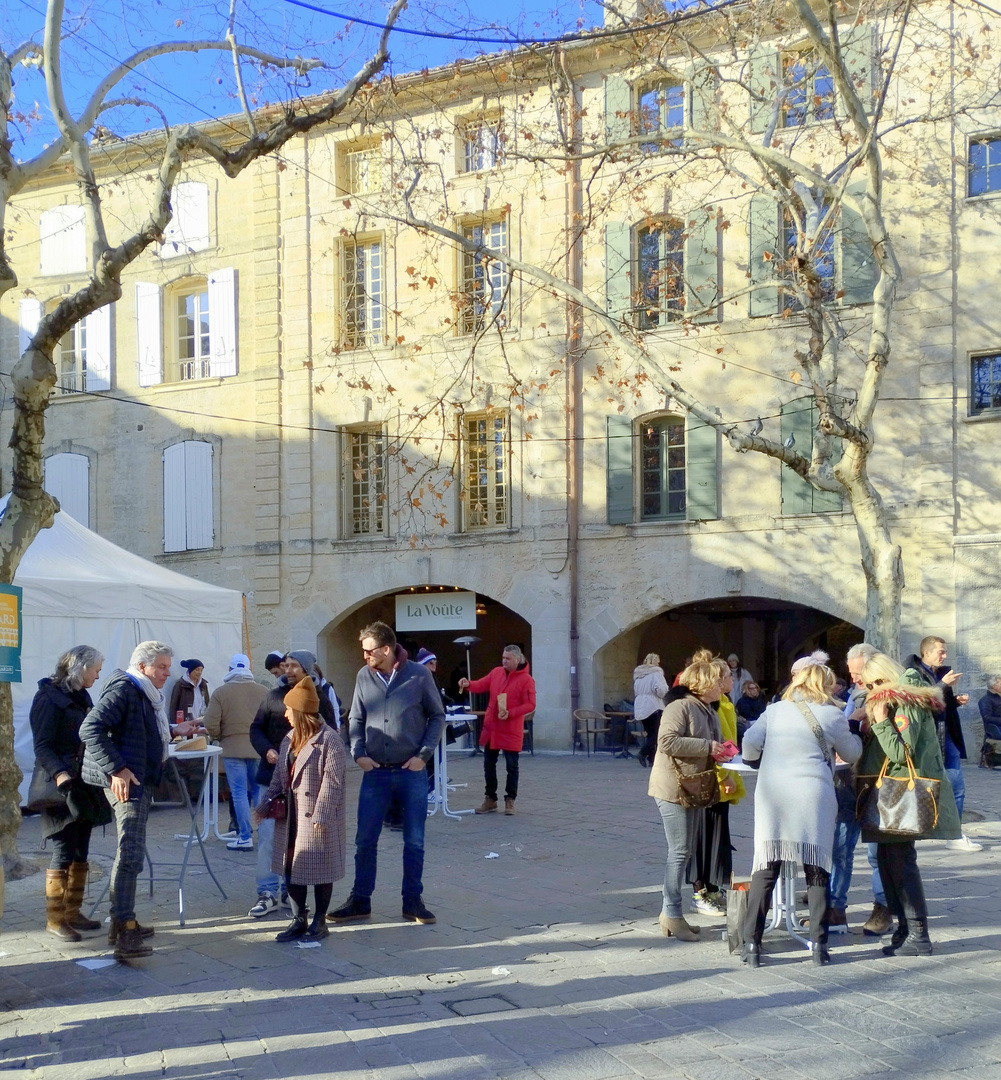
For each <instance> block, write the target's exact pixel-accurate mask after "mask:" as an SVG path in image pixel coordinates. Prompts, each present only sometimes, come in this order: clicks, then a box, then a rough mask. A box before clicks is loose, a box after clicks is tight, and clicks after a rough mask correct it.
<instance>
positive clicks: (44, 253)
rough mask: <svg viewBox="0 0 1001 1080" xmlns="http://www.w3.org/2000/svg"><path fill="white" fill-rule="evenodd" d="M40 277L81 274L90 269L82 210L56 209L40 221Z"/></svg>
mask: <svg viewBox="0 0 1001 1080" xmlns="http://www.w3.org/2000/svg"><path fill="white" fill-rule="evenodd" d="M39 239H40V240H41V268H40V269H41V273H42V275H43V276H49V275H54V274H81V273H83V272H84V271H85V270H86V269H87V228H86V226H85V224H84V212H83V207H82V206H53V207H52V208H51V209H49V210H43V211H42V213H41V215H40V217H39Z"/></svg>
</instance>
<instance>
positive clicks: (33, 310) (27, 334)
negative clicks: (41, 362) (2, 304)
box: [18, 296, 42, 355]
mask: <svg viewBox="0 0 1001 1080" xmlns="http://www.w3.org/2000/svg"><path fill="white" fill-rule="evenodd" d="M18 320H19V324H20V325H19V326H18V355H21V353H23V352H24V350H25V349H27V347H28V346H29V345H30V344H31V339H32V338H33V337H34V336H35V334H37V333H38V324H39V323H40V322H41V321H42V301H41V300H34V299H32V298H31V297H30V296H28V297H25V298H24V299H23V300H22V301H21V307H20V312H19V314H18Z"/></svg>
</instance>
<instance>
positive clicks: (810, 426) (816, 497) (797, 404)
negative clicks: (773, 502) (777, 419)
mask: <svg viewBox="0 0 1001 1080" xmlns="http://www.w3.org/2000/svg"><path fill="white" fill-rule="evenodd" d="M817 421H818V413H817V402H816V400H815V399H814V398H813V397H802V398H797V399H796V400H795V401H789V402H787V403H786V404H785V405H783V406H782V421H781V430H782V441H783V442H785V441H786V440H787V439H789V437H790V436H792V437H793V438H794V439H795V442H794V444H793V445H794V446H795V448H796V449H797V450H798V451H799V452H800V453H801V454H803V456H804V457H807V458H809V457H810V456H811V455H812V453H813V436H814V433H815V432H816V430H817ZM780 468H781V470H782V513H783V515H789V514H823V513H839V512H840V511H841V509H842V500H841V496H840V495H839V494H838V493H837V492H835V491H818V490H817V489H816V488H815V487H814V486H813V485H812V484H811V483H809V482H807V481H806V480H804V479H803V477H802V476H800V475H799V473H797V472H793V470H792V469H790V468H789V466H788V465H781V466H780Z"/></svg>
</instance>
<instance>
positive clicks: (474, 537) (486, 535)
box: [448, 526, 521, 544]
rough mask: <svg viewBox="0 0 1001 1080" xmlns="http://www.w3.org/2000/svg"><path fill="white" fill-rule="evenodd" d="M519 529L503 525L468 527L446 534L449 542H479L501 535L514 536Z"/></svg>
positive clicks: (494, 538)
mask: <svg viewBox="0 0 1001 1080" xmlns="http://www.w3.org/2000/svg"><path fill="white" fill-rule="evenodd" d="M520 531H521V530H520V529H516V528H513V527H512V526H503V527H500V528H494V529H469V530H468V531H464V532H454V533H449V534H448V540H449V543H451V544H479V543H482V542H483V541H485V540H491V539H493V540H496V539H498V538H499V537H502V536H512V537H513V536H516V535H517V534H518V533H519V532H520Z"/></svg>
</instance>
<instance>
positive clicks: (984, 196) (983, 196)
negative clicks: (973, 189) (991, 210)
mask: <svg viewBox="0 0 1001 1080" xmlns="http://www.w3.org/2000/svg"><path fill="white" fill-rule="evenodd" d="M992 199H1001V188H998V189H997V190H996V191H982V192H981V193H980V194H979V195H970V194H969V193H968V192H967V193H966V194H965V195H964V196H963V201H964V202H968V203H970V202H974V203H975V202H981V201H984V200H986V201H987V202H990V201H991V200H992Z"/></svg>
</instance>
